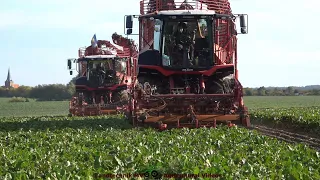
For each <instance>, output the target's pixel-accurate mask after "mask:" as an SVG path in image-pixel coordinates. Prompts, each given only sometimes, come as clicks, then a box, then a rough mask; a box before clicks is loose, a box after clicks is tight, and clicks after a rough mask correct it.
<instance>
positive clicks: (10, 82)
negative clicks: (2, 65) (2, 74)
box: [2, 69, 19, 89]
mask: <svg viewBox="0 0 320 180" xmlns="http://www.w3.org/2000/svg"><path fill="white" fill-rule="evenodd" d="M2 87H3V88H6V89H11V88H18V87H19V84H14V82H13V80H12V79H11V74H10V69H8V75H7V79H6V81H5V82H4V86H2Z"/></svg>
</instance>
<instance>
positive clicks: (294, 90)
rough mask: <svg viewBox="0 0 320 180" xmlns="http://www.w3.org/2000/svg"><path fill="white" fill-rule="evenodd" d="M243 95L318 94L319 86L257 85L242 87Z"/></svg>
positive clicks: (319, 92)
mask: <svg viewBox="0 0 320 180" xmlns="http://www.w3.org/2000/svg"><path fill="white" fill-rule="evenodd" d="M243 93H244V95H245V96H318V95H320V88H318V87H315V88H305V87H293V86H290V87H259V88H243Z"/></svg>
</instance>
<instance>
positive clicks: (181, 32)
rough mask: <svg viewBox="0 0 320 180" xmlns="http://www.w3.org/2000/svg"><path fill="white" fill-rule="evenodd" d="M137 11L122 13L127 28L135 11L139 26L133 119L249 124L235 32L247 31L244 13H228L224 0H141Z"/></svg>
mask: <svg viewBox="0 0 320 180" xmlns="http://www.w3.org/2000/svg"><path fill="white" fill-rule="evenodd" d="M140 13H141V14H140V15H139V16H132V15H128V16H125V17H126V18H125V20H126V22H125V24H126V27H125V29H126V30H125V33H126V34H127V35H130V34H132V29H133V23H132V21H133V18H134V17H137V18H138V20H139V32H140V33H139V56H138V63H137V68H138V71H137V74H136V77H137V83H136V85H135V88H134V92H135V94H134V96H133V98H134V101H132V103H133V105H132V107H134V109H133V111H132V114H133V116H132V117H134V118H132V121H133V123H134V124H137V125H138V124H154V125H157V126H158V127H159V128H161V129H163V128H168V127H169V126H175V127H204V126H206V127H212V126H214V127H215V126H216V123H217V122H226V123H228V124H229V125H233V123H235V124H241V125H244V126H250V120H249V116H248V112H247V108H246V107H245V106H244V104H243V95H242V85H241V83H240V82H239V80H238V70H237V35H238V34H247V33H248V27H247V21H248V16H247V15H245V14H238V15H236V14H232V12H231V8H230V3H229V2H228V0H219V1H218V0H206V1H203V0H193V1H186V0H185V1H181V2H178V1H174V0H150V1H149V0H141V1H140ZM237 20H240V24H238V25H240V28H241V30H240V32H237V28H236V26H237Z"/></svg>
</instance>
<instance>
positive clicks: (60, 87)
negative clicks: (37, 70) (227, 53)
mask: <svg viewBox="0 0 320 180" xmlns="http://www.w3.org/2000/svg"><path fill="white" fill-rule="evenodd" d="M74 81H75V78H73V79H72V80H71V81H70V82H69V83H68V84H48V85H38V86H35V87H29V86H20V87H18V88H16V89H4V88H2V87H0V97H23V98H33V99H37V100H38V101H63V100H69V99H70V98H71V97H72V96H73V95H74V92H75V88H74ZM243 93H244V95H245V96H301V95H306V96H308V95H320V87H318V86H315V87H308V88H306V87H293V86H292V87H259V88H243Z"/></svg>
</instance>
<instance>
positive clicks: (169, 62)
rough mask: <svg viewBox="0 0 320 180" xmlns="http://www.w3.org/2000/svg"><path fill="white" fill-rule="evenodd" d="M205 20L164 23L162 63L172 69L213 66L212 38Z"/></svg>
mask: <svg viewBox="0 0 320 180" xmlns="http://www.w3.org/2000/svg"><path fill="white" fill-rule="evenodd" d="M208 25H209V23H208V20H206V19H188V20H186V19H184V20H182V21H177V20H171V21H165V22H164V26H163V44H162V62H163V66H167V67H173V68H207V67H210V66H212V65H213V59H212V52H213V48H210V47H212V46H211V42H212V41H211V40H210V38H212V36H208V32H212V31H211V30H208V28H211V27H212V26H208Z"/></svg>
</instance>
